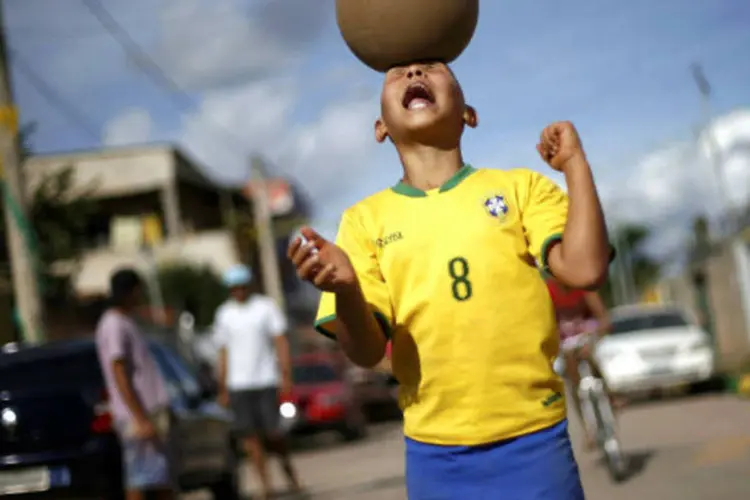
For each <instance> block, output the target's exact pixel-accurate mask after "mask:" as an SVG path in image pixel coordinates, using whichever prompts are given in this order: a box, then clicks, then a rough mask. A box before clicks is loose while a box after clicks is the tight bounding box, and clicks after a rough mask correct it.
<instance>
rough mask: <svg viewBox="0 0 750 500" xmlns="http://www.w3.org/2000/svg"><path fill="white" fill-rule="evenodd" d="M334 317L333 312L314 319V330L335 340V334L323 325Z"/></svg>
mask: <svg viewBox="0 0 750 500" xmlns="http://www.w3.org/2000/svg"><path fill="white" fill-rule="evenodd" d="M335 319H336V315H335V314H329V315H328V316H324V317H322V318H320V319H318V320H315V323H314V324H313V326H314V327H315V331H316V332H318V333H319V334H321V335H323V336H324V337H328V338H329V339H331V340H336V335H334V333H333V332H332V331H330V330H327V329H326V328H324V327H323V325H325V324H326V323H330V322H331V321H333V320H335Z"/></svg>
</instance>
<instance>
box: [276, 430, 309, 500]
mask: <svg viewBox="0 0 750 500" xmlns="http://www.w3.org/2000/svg"><path fill="white" fill-rule="evenodd" d="M268 441H269V447H270V448H271V449H272V450H273V451H274V452H275V453H276V454H277V455H278V456H279V461H280V462H281V468H282V470H283V471H284V475H285V476H286V479H287V482H288V483H289V487H290V488H291V489H292V491H293V492H294V493H299V492H301V491H302V486H301V485H300V482H299V478H298V477H297V471H296V469H295V468H294V465H293V464H292V459H291V453H290V452H289V441H288V440H287V439H286V438H285V437H284V436H274V437H270V438H269V439H268Z"/></svg>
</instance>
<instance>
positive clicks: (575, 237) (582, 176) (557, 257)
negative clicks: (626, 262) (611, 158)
mask: <svg viewBox="0 0 750 500" xmlns="http://www.w3.org/2000/svg"><path fill="white" fill-rule="evenodd" d="M537 149H538V150H539V153H540V155H541V156H542V158H543V159H544V160H545V161H546V162H547V163H548V164H549V165H550V166H551V167H552V168H553V169H554V170H557V171H559V172H562V173H563V174H564V175H565V181H566V184H567V187H568V194H567V197H565V195H564V194H562V195H561V196H562V197H564V198H565V200H564V202H559V201H558V202H557V203H554V202H553V203H549V206H545V198H548V197H545V196H544V194H543V193H544V191H545V190H548V189H549V188H548V187H545V185H544V184H545V183H544V182H539V183H538V184H540V185H538V186H534V185H533V183H532V189H531V191H532V192H531V199H530V200H529V201H530V202H533V203H536V204H537V205H536V206H534V207H533V208H531V210H530V212H531V213H541V214H544V213H545V212H548V211H555V210H558V213H559V211H560V210H561V205H565V206H564V207H563V208H562V211H564V212H567V217H566V218H565V222H564V228H563V230H562V233H561V234H560V233H558V234H553V235H546V236H544V237H545V238H546V240H545V243H544V245H543V246H542V248H540V251H539V255H538V257H539V259H540V261H541V263H542V264H543V266H544V267H545V268H546V269H547V270H548V271H549V272H550V273H551V274H553V275H554V276H555V277H556V278H557V279H558V280H560V281H561V282H563V283H564V284H566V285H568V286H570V287H573V288H579V289H588V290H591V289H596V288H598V287H600V286H601V285H603V284H604V282H605V280H606V279H607V270H608V267H609V262H610V261H611V259H612V257H613V256H614V254H613V252H612V249H611V247H610V245H609V242H608V240H607V227H606V224H605V222H604V214H603V211H602V207H601V203H600V202H599V195H598V194H597V192H596V186H595V184H594V178H593V175H592V173H591V168H590V166H589V163H588V160H587V159H586V154H585V153H584V151H583V146H582V145H581V141H580V138H579V137H578V132H577V131H576V129H575V127H573V124H571V123H570V122H558V123H554V124H552V125H550V126H548V127H547V128H545V129H544V131H543V132H542V136H541V140H540V143H539V145H538V146H537ZM539 177H540V178H543V177H542V176H539ZM547 182H548V183H549V184H552V183H551V182H550V181H547ZM535 189H536V190H541V191H542V195H541V196H540V194H539V193H535V192H534V190H535ZM535 195H536V196H535ZM551 198H552V199H554V198H555V197H554V196H552V197H551ZM542 219H555V217H554V216H552V215H548V216H546V217H544V216H543V217H542ZM532 243H533V242H532Z"/></svg>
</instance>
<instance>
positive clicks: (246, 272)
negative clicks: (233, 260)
mask: <svg viewBox="0 0 750 500" xmlns="http://www.w3.org/2000/svg"><path fill="white" fill-rule="evenodd" d="M222 280H223V281H224V286H226V287H227V288H234V287H236V286H245V285H249V284H250V282H251V281H252V280H253V272H252V271H251V270H250V268H248V267H247V266H246V265H244V264H237V265H235V266H232V267H230V268H229V269H227V270H226V271H224V277H223V278H222Z"/></svg>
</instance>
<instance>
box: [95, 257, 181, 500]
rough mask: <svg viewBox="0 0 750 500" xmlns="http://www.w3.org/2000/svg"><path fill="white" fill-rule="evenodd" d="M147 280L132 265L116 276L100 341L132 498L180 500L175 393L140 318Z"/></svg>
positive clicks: (127, 490) (100, 327)
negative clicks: (174, 450) (173, 429)
mask: <svg viewBox="0 0 750 500" xmlns="http://www.w3.org/2000/svg"><path fill="white" fill-rule="evenodd" d="M142 292H143V282H142V280H141V277H140V276H139V275H138V274H137V273H136V272H135V271H133V270H132V269H121V270H119V271H117V272H115V273H114V274H113V275H112V278H111V279H110V298H111V303H112V306H111V307H110V309H109V310H107V312H105V313H104V315H103V316H102V318H101V319H100V320H99V325H98V326H97V328H96V346H97V350H98V354H99V361H100V364H101V366H102V371H103V373H104V379H105V381H106V385H107V392H108V394H109V396H110V404H111V408H112V416H113V418H114V424H115V429H116V431H117V434H118V436H119V438H120V442H121V444H122V452H123V466H124V483H125V499H126V500H143V499H145V498H146V497H147V496H148V494H152V496H153V497H154V498H158V499H160V500H171V499H176V498H177V495H176V493H175V491H174V488H175V483H174V478H173V471H172V456H171V455H170V445H169V437H170V436H169V429H168V426H169V424H168V422H169V413H168V406H169V396H168V394H167V388H166V385H165V383H164V379H162V376H161V373H160V372H159V368H158V366H157V364H156V361H154V359H153V357H152V356H151V352H150V350H149V348H148V343H147V341H146V339H145V338H144V337H143V334H142V333H141V331H140V328H139V327H138V325H137V324H136V322H135V321H134V319H133V318H134V316H135V311H136V309H137V308H138V306H139V305H140V304H141V299H142Z"/></svg>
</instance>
